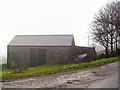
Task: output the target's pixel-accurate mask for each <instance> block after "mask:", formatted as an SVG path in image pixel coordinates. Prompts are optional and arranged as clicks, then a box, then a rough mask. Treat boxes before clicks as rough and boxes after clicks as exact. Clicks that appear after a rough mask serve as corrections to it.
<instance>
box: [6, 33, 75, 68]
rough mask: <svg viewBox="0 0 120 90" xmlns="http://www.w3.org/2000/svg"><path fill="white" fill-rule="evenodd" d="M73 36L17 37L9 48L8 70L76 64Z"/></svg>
mask: <svg viewBox="0 0 120 90" xmlns="http://www.w3.org/2000/svg"><path fill="white" fill-rule="evenodd" d="M74 47H75V42H74V36H73V35H16V36H15V37H14V38H13V39H12V41H11V42H10V43H9V44H8V46H7V66H8V68H19V67H33V66H38V65H42V64H66V63H73V62H74V59H73V58H74V52H73V49H74Z"/></svg>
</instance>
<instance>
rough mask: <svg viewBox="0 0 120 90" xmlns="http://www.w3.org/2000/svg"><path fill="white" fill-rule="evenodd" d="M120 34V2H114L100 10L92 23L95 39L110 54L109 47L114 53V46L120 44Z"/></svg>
mask: <svg viewBox="0 0 120 90" xmlns="http://www.w3.org/2000/svg"><path fill="white" fill-rule="evenodd" d="M119 32H120V2H119V1H116V2H112V3H110V4H107V5H106V7H104V8H103V9H100V10H99V12H98V14H96V15H95V17H94V21H93V22H92V34H93V35H94V37H93V39H94V41H96V42H99V43H100V44H101V45H102V46H104V47H105V52H106V54H108V47H109V46H110V48H111V52H113V51H114V50H113V46H116V49H117V44H118V42H117V41H118V40H117V38H118V36H119V34H118V33H119Z"/></svg>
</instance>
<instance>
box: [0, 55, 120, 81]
mask: <svg viewBox="0 0 120 90" xmlns="http://www.w3.org/2000/svg"><path fill="white" fill-rule="evenodd" d="M116 61H120V57H113V58H107V59H101V60H96V61H91V62H87V63H78V64H67V65H48V66H47V65H42V66H38V67H32V68H28V69H27V70H26V71H25V72H24V73H18V72H15V71H16V70H15V69H3V70H2V74H0V78H2V80H9V79H17V78H25V77H32V76H40V75H50V74H55V73H59V72H67V71H72V70H77V69H86V68H93V67H97V66H101V65H105V64H107V63H112V62H116ZM0 72H1V71H0Z"/></svg>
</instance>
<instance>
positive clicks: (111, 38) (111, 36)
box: [110, 36, 113, 53]
mask: <svg viewBox="0 0 120 90" xmlns="http://www.w3.org/2000/svg"><path fill="white" fill-rule="evenodd" d="M110 44H111V53H112V52H113V36H111V42H110Z"/></svg>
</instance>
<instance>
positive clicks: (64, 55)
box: [7, 46, 73, 68]
mask: <svg viewBox="0 0 120 90" xmlns="http://www.w3.org/2000/svg"><path fill="white" fill-rule="evenodd" d="M31 49H36V50H37V49H46V50H47V53H46V54H47V56H46V59H47V60H46V63H45V64H66V63H72V62H73V54H72V50H73V49H72V48H71V47H26V46H23V47H22V46H21V47H20V46H15V47H14V46H9V47H8V60H7V62H8V67H9V68H14V67H29V66H30V65H31V62H30V60H31V56H30V50H31Z"/></svg>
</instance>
